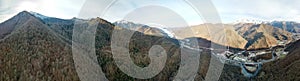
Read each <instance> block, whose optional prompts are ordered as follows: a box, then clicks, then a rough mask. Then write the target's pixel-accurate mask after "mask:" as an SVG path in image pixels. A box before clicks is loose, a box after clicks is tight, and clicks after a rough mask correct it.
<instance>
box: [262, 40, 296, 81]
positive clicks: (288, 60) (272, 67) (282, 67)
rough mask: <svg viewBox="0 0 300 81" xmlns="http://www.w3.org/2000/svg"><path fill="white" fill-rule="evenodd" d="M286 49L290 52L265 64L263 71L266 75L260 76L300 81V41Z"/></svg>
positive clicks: (268, 78) (263, 78)
mask: <svg viewBox="0 0 300 81" xmlns="http://www.w3.org/2000/svg"><path fill="white" fill-rule="evenodd" d="M286 51H289V53H288V54H287V55H286V56H285V57H284V58H280V59H278V60H276V61H274V62H270V63H267V64H264V66H263V70H262V72H263V73H265V75H264V76H263V77H261V78H258V79H260V80H262V81H264V80H278V81H279V80H287V81H299V80H300V78H299V76H300V74H299V71H300V68H299V67H300V60H299V59H300V41H299V40H298V41H296V42H293V43H291V44H290V46H288V48H287V49H286Z"/></svg>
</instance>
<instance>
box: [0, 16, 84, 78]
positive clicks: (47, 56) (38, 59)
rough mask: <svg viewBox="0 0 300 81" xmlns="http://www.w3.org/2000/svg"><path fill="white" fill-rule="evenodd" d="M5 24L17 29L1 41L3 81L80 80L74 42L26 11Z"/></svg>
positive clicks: (0, 63) (0, 58)
mask: <svg viewBox="0 0 300 81" xmlns="http://www.w3.org/2000/svg"><path fill="white" fill-rule="evenodd" d="M23 18H26V19H23ZM15 19H16V20H17V21H16V20H15ZM20 19H21V20H20ZM5 23H11V24H9V25H5V27H14V29H12V30H11V34H9V35H7V36H6V38H5V39H4V40H2V41H0V75H1V76H0V80H72V81H77V80H79V78H78V76H77V74H76V71H75V67H74V63H73V59H72V54H71V47H70V45H69V44H67V43H66V42H65V41H63V40H62V39H60V38H59V37H58V35H57V34H55V33H54V32H53V31H52V30H51V29H49V27H48V26H47V25H45V24H44V23H43V22H42V21H41V20H40V19H38V18H36V17H34V16H32V15H31V14H30V13H28V12H27V11H23V12H21V13H19V14H18V15H16V16H15V17H13V18H12V19H10V20H8V21H6V22H5ZM20 23H23V24H20ZM1 27H3V26H0V28H1Z"/></svg>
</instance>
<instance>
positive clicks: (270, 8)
mask: <svg viewBox="0 0 300 81" xmlns="http://www.w3.org/2000/svg"><path fill="white" fill-rule="evenodd" d="M213 2H214V4H215V6H216V8H217V9H218V11H219V12H220V15H221V17H222V18H224V20H228V21H229V22H230V21H233V19H234V18H235V17H241V16H242V17H254V18H262V19H264V20H276V19H281V20H286V19H287V20H292V19H289V18H290V17H298V18H299V16H298V15H300V13H299V10H300V7H299V6H298V5H299V3H300V1H299V0H213ZM228 18H231V19H228ZM228 21H227V22H228Z"/></svg>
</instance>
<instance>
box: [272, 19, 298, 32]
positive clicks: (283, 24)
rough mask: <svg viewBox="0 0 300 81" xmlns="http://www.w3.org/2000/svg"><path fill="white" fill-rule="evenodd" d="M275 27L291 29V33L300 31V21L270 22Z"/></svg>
mask: <svg viewBox="0 0 300 81" xmlns="http://www.w3.org/2000/svg"><path fill="white" fill-rule="evenodd" d="M268 24H269V25H272V26H274V27H277V28H280V29H282V30H286V31H289V32H291V33H300V23H297V22H293V21H272V22H269V23H268Z"/></svg>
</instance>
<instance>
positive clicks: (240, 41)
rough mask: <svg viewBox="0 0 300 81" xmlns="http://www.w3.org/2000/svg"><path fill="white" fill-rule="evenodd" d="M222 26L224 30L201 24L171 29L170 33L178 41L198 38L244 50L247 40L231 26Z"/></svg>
mask: <svg viewBox="0 0 300 81" xmlns="http://www.w3.org/2000/svg"><path fill="white" fill-rule="evenodd" d="M218 26H220V25H218ZM222 26H224V28H221V27H216V26H214V25H212V24H201V25H197V26H192V27H185V28H173V29H171V31H173V32H174V33H175V36H176V38H178V39H184V38H189V37H200V38H205V39H207V40H210V41H212V42H215V43H217V44H221V45H224V46H230V47H233V48H240V49H244V46H245V45H246V43H247V40H245V39H244V38H243V37H241V36H240V35H239V34H238V33H237V32H236V31H235V30H234V29H233V28H232V26H231V25H222Z"/></svg>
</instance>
